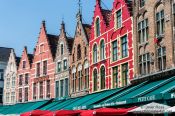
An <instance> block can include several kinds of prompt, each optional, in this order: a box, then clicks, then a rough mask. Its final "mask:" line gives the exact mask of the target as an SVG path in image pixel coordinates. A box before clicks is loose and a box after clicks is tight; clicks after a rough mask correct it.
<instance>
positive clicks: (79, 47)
mask: <svg viewBox="0 0 175 116" xmlns="http://www.w3.org/2000/svg"><path fill="white" fill-rule="evenodd" d="M80 59H81V46H80V44H79V45H78V47H77V60H80Z"/></svg>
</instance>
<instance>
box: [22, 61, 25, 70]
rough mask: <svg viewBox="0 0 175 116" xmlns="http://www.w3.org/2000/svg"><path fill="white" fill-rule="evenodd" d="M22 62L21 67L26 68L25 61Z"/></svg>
mask: <svg viewBox="0 0 175 116" xmlns="http://www.w3.org/2000/svg"><path fill="white" fill-rule="evenodd" d="M22 64H23V66H22V67H23V69H25V68H26V61H23V63H22Z"/></svg>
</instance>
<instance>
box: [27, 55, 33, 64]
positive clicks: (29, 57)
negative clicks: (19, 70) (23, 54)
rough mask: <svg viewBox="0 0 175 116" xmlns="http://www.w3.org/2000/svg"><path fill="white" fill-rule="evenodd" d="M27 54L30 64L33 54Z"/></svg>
mask: <svg viewBox="0 0 175 116" xmlns="http://www.w3.org/2000/svg"><path fill="white" fill-rule="evenodd" d="M27 55H28V59H29V63H30V64H31V63H32V62H33V54H27Z"/></svg>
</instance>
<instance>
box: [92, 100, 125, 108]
mask: <svg viewBox="0 0 175 116" xmlns="http://www.w3.org/2000/svg"><path fill="white" fill-rule="evenodd" d="M126 103H127V101H126V100H125V101H117V102H111V103H104V104H98V105H94V106H93V108H101V107H110V106H117V105H124V104H126Z"/></svg>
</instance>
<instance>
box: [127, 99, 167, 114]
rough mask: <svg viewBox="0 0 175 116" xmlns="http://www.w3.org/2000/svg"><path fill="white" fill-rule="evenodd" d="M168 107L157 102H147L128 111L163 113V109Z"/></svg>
mask: <svg viewBox="0 0 175 116" xmlns="http://www.w3.org/2000/svg"><path fill="white" fill-rule="evenodd" d="M168 108H170V106H167V105H164V104H159V103H155V102H152V103H149V104H146V105H143V106H140V107H138V108H135V109H133V110H131V111H129V112H132V113H135V114H163V113H165V111H166V110H167V109H168Z"/></svg>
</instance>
